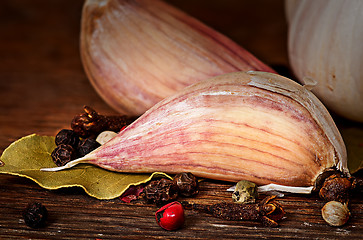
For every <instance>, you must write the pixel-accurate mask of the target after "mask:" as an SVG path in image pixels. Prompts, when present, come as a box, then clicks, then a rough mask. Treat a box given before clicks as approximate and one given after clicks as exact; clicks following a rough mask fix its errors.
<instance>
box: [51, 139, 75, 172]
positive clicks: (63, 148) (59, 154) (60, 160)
mask: <svg viewBox="0 0 363 240" xmlns="http://www.w3.org/2000/svg"><path fill="white" fill-rule="evenodd" d="M51 156H52V159H53V162H54V163H55V164H56V165H57V166H58V167H60V166H64V165H65V164H66V163H68V162H69V161H71V160H73V159H75V158H76V151H75V150H74V148H73V147H72V146H71V145H66V144H61V145H59V146H57V147H56V148H55V149H54V150H53V152H52V154H51Z"/></svg>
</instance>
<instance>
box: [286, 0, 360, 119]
mask: <svg viewBox="0 0 363 240" xmlns="http://www.w3.org/2000/svg"><path fill="white" fill-rule="evenodd" d="M286 15H287V20H288V23H289V32H288V35H289V36H288V54H289V61H290V64H291V67H292V69H293V71H294V73H295V75H296V76H297V78H298V79H299V81H301V82H302V83H304V79H313V80H315V81H316V82H317V85H316V86H315V87H314V88H313V89H312V91H313V92H314V93H315V94H316V95H317V97H318V98H319V99H320V100H321V101H322V102H323V103H324V104H325V105H326V106H327V107H328V108H329V109H330V110H332V111H334V112H336V113H337V114H339V115H341V116H343V117H345V118H348V119H352V120H355V121H359V122H363V67H362V66H363V44H362V43H363V1H361V0H349V1H331V0H319V1H316V0H304V1H295V0H287V1H286Z"/></svg>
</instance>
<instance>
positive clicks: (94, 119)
mask: <svg viewBox="0 0 363 240" xmlns="http://www.w3.org/2000/svg"><path fill="white" fill-rule="evenodd" d="M133 120H134V119H132V118H130V117H127V116H124V115H122V116H104V115H101V114H99V113H98V112H96V111H95V110H94V109H93V108H91V107H88V106H84V113H81V114H79V115H77V116H75V117H74V118H73V120H72V122H71V127H72V129H73V131H74V132H75V133H76V134H77V135H78V136H80V137H82V138H88V137H96V136H97V135H98V134H100V133H101V132H103V131H106V130H108V131H114V132H119V131H120V130H121V129H122V128H124V127H125V126H127V125H129V124H130V123H131V122H132V121H133Z"/></svg>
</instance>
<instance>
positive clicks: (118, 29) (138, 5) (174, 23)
mask: <svg viewBox="0 0 363 240" xmlns="http://www.w3.org/2000/svg"><path fill="white" fill-rule="evenodd" d="M80 47H81V57H82V62H83V66H84V69H85V72H86V74H87V76H88V78H89V80H90V81H91V83H92V85H93V86H94V88H95V89H96V90H97V92H98V93H99V94H100V96H101V97H102V98H103V99H104V100H105V101H106V102H107V103H108V104H109V105H110V106H112V107H113V108H114V109H115V110H117V111H118V112H120V113H122V114H126V115H137V116H138V115H141V114H142V113H144V112H145V111H146V110H147V109H149V108H150V107H151V106H153V105H154V104H156V103H157V102H159V101H160V100H162V99H164V98H165V97H167V96H170V95H172V94H173V93H175V92H176V91H177V90H180V89H182V88H184V87H186V86H188V85H190V84H192V83H195V82H198V81H200V80H204V79H207V78H209V77H212V76H216V75H220V74H223V73H227V72H235V71H246V70H261V71H268V72H274V71H273V70H272V69H271V68H269V67H268V66H266V65H265V64H263V63H262V62H260V61H259V60H257V59H256V58H255V57H254V56H252V55H251V54H250V53H249V52H247V51H246V50H244V49H243V48H242V47H240V46H238V45H237V44H236V43H234V42H232V41H231V40H230V39H228V38H227V37H225V36H223V35H221V34H220V33H218V32H216V31H214V30H213V29H211V28H209V27H207V26H206V25H204V24H203V23H201V22H199V21H198V20H196V19H194V18H192V17H191V16H188V15H187V14H185V13H184V12H182V11H180V10H178V9H176V8H174V7H172V6H170V5H168V4H167V3H164V2H162V1H160V0H152V1H150V0H132V1H127V0H87V1H86V2H85V4H84V8H83V13H82V27H81V46H80Z"/></svg>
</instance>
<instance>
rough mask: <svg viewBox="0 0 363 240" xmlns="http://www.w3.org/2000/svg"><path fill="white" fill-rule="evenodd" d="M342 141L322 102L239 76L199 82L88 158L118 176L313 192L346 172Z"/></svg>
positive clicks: (277, 83)
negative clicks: (176, 177)
mask: <svg viewBox="0 0 363 240" xmlns="http://www.w3.org/2000/svg"><path fill="white" fill-rule="evenodd" d="M346 161H347V159H346V150H345V146H344V142H343V140H342V138H341V136H340V133H339V131H338V130H337V128H336V126H335V124H334V122H333V120H332V119H331V117H330V115H329V113H328V112H327V110H326V109H325V107H324V106H323V105H322V103H321V102H320V101H319V100H318V99H317V98H316V97H315V96H314V95H313V94H312V93H311V92H310V91H309V90H307V89H306V88H304V87H302V86H301V85H299V84H297V83H295V82H293V81H292V80H290V79H287V78H284V77H282V76H279V75H276V74H272V73H264V72H252V71H251V72H237V73H229V74H224V75H221V76H218V77H214V78H212V79H208V80H205V81H201V82H199V83H197V84H194V85H192V86H190V87H187V88H185V89H184V90H182V91H180V92H178V93H177V94H175V95H173V96H170V97H168V98H166V99H164V100H163V101H161V102H159V103H158V104H156V105H155V106H154V107H152V108H151V109H149V110H148V111H147V112H146V113H145V114H143V115H142V116H141V117H140V118H138V119H137V120H136V121H135V122H134V123H132V124H131V125H129V126H128V127H127V128H126V129H125V130H123V131H122V132H120V133H119V134H118V136H116V137H115V138H113V139H112V140H110V141H109V142H107V143H106V144H104V145H102V146H101V147H99V148H98V149H96V150H95V151H93V152H91V153H90V154H88V155H87V156H85V157H83V158H81V159H78V160H75V161H73V162H70V163H68V164H67V165H65V166H63V167H61V168H55V169H46V170H51V171H52V170H62V169H66V168H69V167H72V166H74V165H75V164H77V163H91V164H95V165H98V166H100V167H103V168H106V169H109V170H112V171H120V172H154V171H163V172H166V173H178V172H191V173H193V174H194V175H196V176H199V177H205V178H211V179H217V180H226V181H234V182H238V181H239V180H241V179H245V180H248V181H251V182H254V183H256V184H259V185H262V184H269V183H276V184H283V185H287V186H297V187H299V186H313V184H314V182H315V180H316V178H317V176H318V175H319V174H321V173H322V172H323V171H324V170H325V169H327V168H330V167H333V166H335V167H337V168H339V169H340V170H341V171H343V172H345V173H347V165H346Z"/></svg>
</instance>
